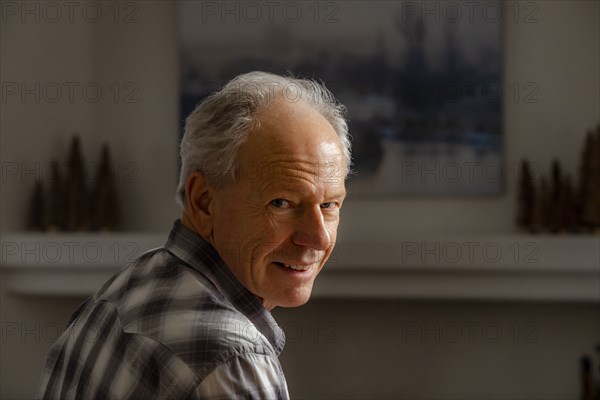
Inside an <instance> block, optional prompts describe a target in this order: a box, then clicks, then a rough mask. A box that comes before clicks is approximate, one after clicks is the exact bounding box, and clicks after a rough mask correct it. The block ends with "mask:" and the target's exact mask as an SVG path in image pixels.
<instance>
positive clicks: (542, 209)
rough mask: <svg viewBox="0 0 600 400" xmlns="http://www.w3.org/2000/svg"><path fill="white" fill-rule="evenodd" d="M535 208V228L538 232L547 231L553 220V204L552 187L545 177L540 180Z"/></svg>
mask: <svg viewBox="0 0 600 400" xmlns="http://www.w3.org/2000/svg"><path fill="white" fill-rule="evenodd" d="M537 193H538V195H537V196H536V201H535V208H534V221H535V222H534V226H535V227H536V230H537V231H542V232H544V231H547V230H548V229H549V225H550V219H551V212H552V211H551V209H550V206H551V203H550V185H548V179H547V178H546V177H545V176H542V177H541V178H540V186H539V190H538V191H537Z"/></svg>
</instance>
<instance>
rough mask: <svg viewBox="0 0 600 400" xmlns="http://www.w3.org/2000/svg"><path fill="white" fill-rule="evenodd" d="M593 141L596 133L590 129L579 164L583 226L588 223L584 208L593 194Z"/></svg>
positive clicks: (578, 202) (580, 221) (578, 209)
mask: <svg viewBox="0 0 600 400" xmlns="http://www.w3.org/2000/svg"><path fill="white" fill-rule="evenodd" d="M593 142H594V133H593V132H592V131H588V132H587V135H586V137H585V143H584V144H583V150H582V152H581V161H580V164H579V193H578V196H577V197H578V198H577V211H578V222H579V224H580V225H582V226H586V225H588V224H587V223H586V219H585V216H584V210H585V208H586V207H587V206H586V204H587V203H588V201H589V199H590V197H591V195H592V191H593V190H592V189H593V188H592V186H591V183H592V176H593V171H592V169H593V166H592V163H593V160H592V158H593V154H592V151H593V147H594V146H593Z"/></svg>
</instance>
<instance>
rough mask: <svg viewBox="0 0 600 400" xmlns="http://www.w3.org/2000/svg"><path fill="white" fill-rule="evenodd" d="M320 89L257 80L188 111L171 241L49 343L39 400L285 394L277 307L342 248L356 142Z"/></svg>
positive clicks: (274, 78)
mask: <svg viewBox="0 0 600 400" xmlns="http://www.w3.org/2000/svg"><path fill="white" fill-rule="evenodd" d="M347 131H348V128H347V124H346V121H345V120H344V107H343V106H342V105H341V104H339V103H338V102H337V101H336V100H335V99H334V97H333V95H332V94H331V93H330V92H329V91H328V90H327V89H326V88H324V87H323V86H321V85H320V84H318V83H316V82H314V81H309V80H303V79H294V78H287V77H281V76H278V75H273V74H268V73H264V72H251V73H248V74H244V75H240V76H238V77H237V78H235V79H233V80H232V81H230V82H229V83H228V84H227V85H226V86H225V87H224V88H223V89H222V90H221V91H219V92H217V93H213V94H212V95H210V96H209V97H207V98H206V99H205V100H204V101H203V102H202V103H200V104H199V106H198V107H197V108H196V109H195V110H194V111H193V112H192V113H191V114H190V115H189V117H188V118H187V121H186V126H185V133H184V136H183V140H182V142H181V159H182V170H181V176H180V182H179V188H178V192H177V199H178V202H179V203H180V205H181V206H182V209H183V212H182V218H181V220H178V221H176V222H175V224H174V226H173V229H172V231H171V233H170V235H169V238H168V240H167V242H166V244H165V245H164V246H163V247H160V248H158V249H154V250H151V251H149V252H147V253H145V254H143V255H142V256H140V258H139V259H138V260H137V261H136V262H135V263H133V265H131V266H128V267H127V268H125V269H123V270H122V271H120V272H119V273H117V274H116V275H114V276H113V277H112V278H111V279H110V280H109V281H108V282H107V283H106V284H105V285H104V286H103V287H102V288H101V289H100V290H99V291H98V292H97V293H96V294H95V295H94V296H92V297H91V298H89V299H88V300H87V301H86V302H85V303H83V304H82V305H81V306H80V307H79V308H78V309H77V310H76V311H75V313H74V315H73V316H72V317H71V320H70V323H69V326H68V328H67V329H66V331H65V332H64V333H63V335H62V336H61V337H60V338H59V339H58V340H57V341H56V342H55V343H54V344H53V346H52V347H51V349H50V351H49V354H48V359H47V361H46V366H45V370H44V373H43V375H42V380H41V387H40V391H39V395H38V397H40V398H60V399H68V398H75V399H113V398H115V399H117V398H118V399H121V398H131V399H149V398H161V399H162V398H173V399H184V398H202V399H232V398H252V399H254V398H255V399H272V398H288V392H287V385H286V381H285V377H284V375H283V372H282V369H281V366H280V364H279V361H278V356H279V354H280V352H281V351H282V349H283V346H284V343H285V337H284V334H283V331H282V330H281V329H280V328H279V327H278V326H277V324H276V322H275V321H274V319H273V317H272V316H271V313H270V310H271V309H273V308H274V307H276V306H282V307H296V306H299V305H302V304H304V303H305V302H306V301H308V299H309V297H310V293H311V290H312V286H313V282H314V280H315V277H316V276H317V274H318V273H319V272H320V271H321V269H322V268H323V265H324V263H325V261H326V260H327V258H328V257H329V255H330V254H331V251H332V249H333V246H334V244H335V240H336V232H337V227H338V222H339V211H340V208H341V206H342V203H343V201H344V197H345V195H346V192H345V185H344V180H345V178H346V176H347V174H348V171H349V168H350V143H349V138H348V132H347Z"/></svg>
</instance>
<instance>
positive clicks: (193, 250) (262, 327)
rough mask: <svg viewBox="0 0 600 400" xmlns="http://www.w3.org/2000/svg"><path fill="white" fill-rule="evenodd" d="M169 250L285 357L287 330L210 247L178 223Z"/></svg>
mask: <svg viewBox="0 0 600 400" xmlns="http://www.w3.org/2000/svg"><path fill="white" fill-rule="evenodd" d="M165 248H166V249H167V250H168V251H169V252H170V253H171V254H173V255H174V256H175V257H177V258H179V259H180V260H182V261H183V262H185V263H186V264H188V265H189V266H190V267H192V268H194V269H195V270H197V271H198V272H200V273H201V274H202V275H203V276H204V277H206V278H207V279H208V280H209V281H210V282H211V283H212V284H213V285H214V286H215V287H216V288H217V289H218V290H219V291H220V292H221V293H223V294H224V295H225V296H226V297H227V298H228V299H229V301H230V302H231V303H232V304H233V305H234V307H235V308H236V309H237V310H238V311H240V312H241V313H242V314H244V315H245V316H246V318H248V319H249V320H250V321H251V322H252V323H253V324H254V325H255V326H256V328H257V329H258V330H259V331H260V332H261V333H262V334H263V335H264V336H265V337H266V338H267V339H268V340H269V342H270V343H271V345H272V346H273V348H274V349H275V351H276V352H277V354H279V353H281V351H282V350H283V346H284V345H285V335H284V333H283V330H282V329H281V328H280V327H279V325H277V322H275V320H274V319H273V316H272V315H271V313H270V312H269V311H268V310H267V309H266V308H264V307H263V305H262V304H261V302H260V300H259V298H258V297H257V296H256V295H254V294H253V293H251V292H250V291H249V290H248V289H246V287H244V286H243V285H242V283H241V282H240V281H239V280H238V279H237V278H236V277H235V276H234V275H233V273H232V272H231V270H230V269H229V267H227V265H226V264H225V262H224V261H223V259H222V258H221V256H219V253H218V252H217V250H216V249H215V248H214V247H213V246H212V245H211V244H210V243H208V242H207V241H206V240H204V238H202V237H201V236H200V235H198V234H197V233H195V232H193V231H192V230H190V229H188V228H186V227H185V226H184V225H183V223H182V222H181V220H179V219H178V220H177V221H175V223H174V224H173V229H172V230H171V233H170V234H169V238H168V240H167V243H166V244H165Z"/></svg>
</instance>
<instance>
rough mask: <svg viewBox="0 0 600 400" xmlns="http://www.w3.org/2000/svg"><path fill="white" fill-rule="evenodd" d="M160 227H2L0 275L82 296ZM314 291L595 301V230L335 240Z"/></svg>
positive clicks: (31, 289)
mask: <svg viewBox="0 0 600 400" xmlns="http://www.w3.org/2000/svg"><path fill="white" fill-rule="evenodd" d="M166 237H167V235H166V234H160V233H156V234H149V233H111V234H108V233H106V234H102V233H100V234H92V233H81V234H67V233H60V234H58V233H56V234H42V233H35V234H34V233H7V234H2V263H1V267H2V279H3V280H4V281H5V282H4V283H5V287H6V288H7V290H8V291H10V292H11V293H14V294H18V295H30V296H88V295H90V294H92V293H94V292H95V291H96V290H97V289H98V288H99V287H100V286H101V285H102V283H103V282H104V281H106V280H107V279H108V277H110V276H111V275H112V274H114V273H115V272H116V271H118V270H119V268H121V267H122V266H123V265H125V264H127V263H128V262H130V261H133V260H134V259H135V258H136V257H137V256H138V255H139V254H141V253H142V252H144V251H146V250H149V249H152V248H155V247H158V246H161V245H162V244H163V243H164V241H165V239H166ZM313 297H317V298H319V297H320V298H405V299H422V300H451V299H452V300H514V301H579V302H600V236H591V235H589V236H584V235H577V236H575V235H573V236H551V235H539V236H533V235H479V236H469V235H462V236H460V235H427V236H415V235H409V234H404V235H397V236H396V237H394V238H388V239H386V240H385V241H377V242H375V241H374V242H369V241H368V240H364V241H358V240H341V241H339V242H338V244H337V246H336V248H335V250H334V252H333V253H332V255H331V257H330V259H329V261H328V263H327V264H326V266H325V268H324V270H323V271H322V272H321V274H320V276H319V278H318V279H317V281H316V283H315V287H314V291H313Z"/></svg>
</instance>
